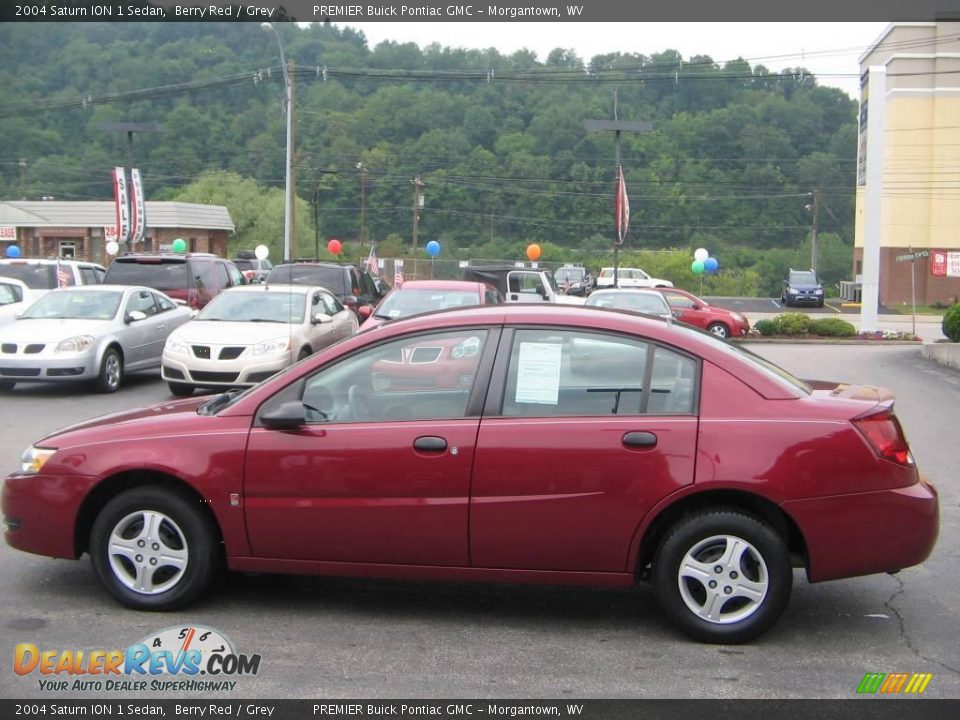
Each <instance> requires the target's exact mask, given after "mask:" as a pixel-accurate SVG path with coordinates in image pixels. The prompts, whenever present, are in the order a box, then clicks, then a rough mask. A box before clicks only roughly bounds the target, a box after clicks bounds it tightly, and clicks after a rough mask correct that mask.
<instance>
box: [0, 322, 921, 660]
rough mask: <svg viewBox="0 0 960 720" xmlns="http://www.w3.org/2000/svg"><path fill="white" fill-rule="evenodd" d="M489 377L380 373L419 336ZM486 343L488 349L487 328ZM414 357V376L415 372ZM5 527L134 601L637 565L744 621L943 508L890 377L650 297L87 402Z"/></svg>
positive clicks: (399, 332) (600, 573) (619, 573)
mask: <svg viewBox="0 0 960 720" xmlns="http://www.w3.org/2000/svg"><path fill="white" fill-rule="evenodd" d="M451 344H452V346H453V347H457V346H460V347H462V348H464V350H463V353H462V356H461V358H460V359H461V360H469V361H470V362H468V363H466V364H467V365H469V366H470V367H469V371H468V372H469V373H470V376H471V379H470V382H469V383H466V384H463V385H459V386H455V387H447V386H445V384H444V383H438V382H436V381H435V379H434V371H433V365H432V364H431V363H428V362H424V363H417V364H414V365H411V366H410V367H411V368H418V369H419V370H420V375H419V384H420V386H421V388H422V389H421V390H419V391H411V390H410V388H409V387H404V388H403V389H402V390H399V391H398V390H396V389H394V388H392V387H391V386H390V385H389V384H388V385H386V386H383V385H375V384H374V383H373V382H372V380H371V369H372V368H373V367H374V366H375V365H376V364H377V363H378V362H380V361H382V360H383V359H385V358H387V359H389V358H396V357H397V353H398V352H399V351H402V349H403V348H408V347H411V346H413V345H416V346H418V347H421V346H422V347H428V346H436V347H448V346H451ZM467 347H469V348H470V351H469V353H467V352H466V350H465V348H467ZM416 379H417V378H414V377H412V376H411V377H408V378H407V380H408V381H409V382H410V383H413V382H414V380H416ZM2 500H3V502H2V507H3V515H4V522H5V524H6V528H7V530H6V540H7V542H8V543H9V544H10V545H11V546H13V547H15V548H19V549H21V550H25V551H28V552H32V553H37V554H40V555H49V556H53V557H59V558H77V557H79V556H80V555H81V554H82V553H84V552H88V553H90V555H91V557H92V561H93V566H94V568H95V571H96V573H97V575H98V576H99V579H100V581H101V582H102V584H103V585H104V587H105V588H106V589H107V591H108V592H109V593H110V594H111V595H112V596H113V597H114V598H115V599H117V600H118V601H119V602H121V603H123V604H125V605H127V606H129V607H132V608H137V609H145V610H171V609H174V608H179V607H182V606H184V605H186V604H188V603H190V602H191V601H194V600H196V599H197V598H198V597H200V596H201V595H202V594H203V593H204V591H206V590H207V589H208V587H209V586H210V584H211V582H212V581H213V579H214V578H215V577H216V574H217V573H216V570H217V568H218V566H220V565H222V564H226V565H227V567H229V568H230V569H232V570H239V571H249V572H278V573H310V574H329V575H350V576H379V577H392V578H424V579H425V578H430V579H450V580H486V581H516V582H530V583H555V584H586V585H595V586H619V587H622V586H630V585H633V584H634V583H636V582H637V581H638V580H644V579H647V580H650V581H652V583H653V585H654V587H655V589H656V593H657V596H658V598H659V601H660V604H661V606H662V607H663V609H664V611H665V612H666V614H667V615H668V616H669V617H670V618H671V619H672V620H673V621H674V622H675V623H676V624H677V625H678V626H679V627H680V628H681V629H682V630H683V631H685V632H686V633H688V634H689V635H691V636H693V637H694V638H697V639H700V640H703V641H708V642H720V643H735V642H743V641H746V640H749V639H751V638H754V637H756V636H757V635H759V634H760V633H762V632H763V631H765V630H766V629H767V628H769V627H770V626H771V625H772V624H773V623H774V622H775V621H776V620H777V618H778V617H779V616H780V615H781V614H782V613H783V612H784V610H785V609H786V607H787V602H788V599H789V596H790V592H791V584H792V579H793V572H792V569H793V568H794V567H803V568H804V569H805V570H806V573H807V577H808V579H809V580H810V581H811V582H819V581H822V580H832V579H835V578H846V577H851V576H855V575H864V574H869V573H882V572H893V571H896V570H899V569H901V568H905V567H909V566H911V565H915V564H917V563H921V562H923V561H924V559H926V557H927V556H928V555H929V553H930V552H931V550H932V548H933V546H934V543H935V541H936V537H937V532H938V518H939V514H938V500H937V493H936V491H935V490H934V488H933V487H932V486H931V485H930V484H928V483H927V482H925V481H924V480H922V479H921V478H920V476H919V474H918V472H917V468H916V467H915V465H914V460H913V456H912V455H911V453H910V449H909V447H908V445H907V442H906V440H905V438H904V435H903V432H902V431H901V428H900V424H899V422H898V420H897V418H896V416H895V415H894V412H893V401H892V399H891V398H890V397H889V395H888V394H886V393H884V392H883V391H881V390H878V389H876V388H872V387H867V386H846V385H836V384H833V383H817V384H815V385H813V386H811V385H808V384H806V383H804V382H801V381H800V380H797V379H795V378H793V377H792V376H790V375H789V374H787V373H786V372H785V371H783V370H780V369H779V368H776V367H775V366H773V365H771V364H769V363H768V362H766V361H765V360H762V359H760V358H757V357H756V356H754V355H752V354H749V353H747V352H745V351H743V350H741V349H739V348H736V347H733V346H730V345H728V344H727V343H724V342H719V341H717V340H716V339H715V338H712V337H711V336H709V335H707V334H704V333H701V332H699V331H695V330H694V329H692V328H688V327H686V326H684V325H682V324H681V323H670V322H667V321H664V320H660V319H656V318H648V317H643V316H638V315H633V314H628V313H615V312H609V311H604V310H599V309H592V308H583V307H569V306H554V305H542V306H531V305H513V306H511V305H503V306H496V307H478V308H470V309H464V310H453V311H447V312H438V313H431V314H426V315H420V316H417V317H412V318H408V319H405V320H398V321H395V322H391V323H389V324H386V325H384V326H383V327H381V328H380V329H379V330H378V331H377V332H367V333H360V334H357V335H355V336H353V337H352V338H349V339H347V340H344V341H343V342H341V343H339V344H337V345H335V346H332V347H330V348H328V349H326V350H323V351H321V352H319V353H317V354H315V355H313V356H311V357H310V358H307V359H306V360H304V361H302V362H300V363H298V364H296V365H294V366H292V367H291V368H289V369H288V370H286V371H283V372H281V373H279V374H277V375H275V376H273V377H272V378H270V379H269V380H266V381H265V382H263V383H261V384H260V385H257V386H254V387H253V388H251V389H249V390H247V391H245V392H243V393H239V394H237V393H233V392H231V393H226V394H223V395H218V396H215V397H213V398H197V399H189V400H183V401H177V402H169V403H165V404H162V405H158V406H155V407H151V408H146V409H140V410H134V411H130V412H127V413H121V414H118V415H112V416H108V417H104V418H101V419H98V420H92V421H89V422H85V423H81V424H79V425H75V426H73V427H70V428H67V429H64V430H61V431H59V432H56V433H53V434H52V435H49V436H47V437H45V438H43V439H41V440H39V441H38V442H37V443H36V444H35V445H34V446H32V447H31V448H29V449H28V450H27V451H26V452H25V453H24V457H23V465H22V468H21V469H20V471H19V472H16V473H14V474H12V475H10V476H9V477H8V478H7V479H6V481H5V483H4V485H3V498H2Z"/></svg>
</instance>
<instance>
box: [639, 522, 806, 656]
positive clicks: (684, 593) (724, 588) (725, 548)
mask: <svg viewBox="0 0 960 720" xmlns="http://www.w3.org/2000/svg"><path fill="white" fill-rule="evenodd" d="M653 578H654V586H655V588H656V593H657V599H658V600H659V602H660V605H661V606H662V607H663V610H664V612H665V613H666V614H667V615H668V616H669V617H670V619H671V620H673V622H674V623H676V625H677V626H678V627H679V628H680V629H681V630H682V631H683V632H685V633H687V634H688V635H690V636H691V637H693V638H695V639H696V640H700V641H701V642H709V643H742V642H747V641H749V640H752V639H753V638H755V637H757V636H758V635H760V634H762V633H763V632H764V631H766V630H767V629H768V628H769V627H770V626H772V625H773V624H774V623H775V622H776V621H777V619H778V618H779V617H780V615H781V614H782V613H783V611H784V610H785V609H786V607H787V603H788V601H789V599H790V590H791V588H792V584H793V571H792V567H791V564H790V558H789V555H788V553H787V548H786V546H785V544H784V542H783V540H782V539H781V538H780V536H779V535H777V533H776V532H774V530H772V529H771V528H770V526H769V525H767V524H766V523H764V522H762V521H760V520H758V519H757V518H755V517H753V516H751V515H746V514H743V513H741V512H738V511H736V510H724V511H713V512H701V513H697V514H695V515H690V516H687V517H685V518H683V519H682V520H680V521H679V522H678V523H677V524H676V525H675V526H674V527H673V529H672V530H671V531H670V532H669V533H668V534H667V536H666V538H665V539H664V540H663V543H662V544H661V545H660V548H659V550H658V552H657V555H656V558H655V560H654V567H653Z"/></svg>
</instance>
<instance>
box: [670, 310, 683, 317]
mask: <svg viewBox="0 0 960 720" xmlns="http://www.w3.org/2000/svg"><path fill="white" fill-rule="evenodd" d="M672 314H673V316H674V317H675V318H678V317H680V316H681V315H683V310H674V311H673V313H672Z"/></svg>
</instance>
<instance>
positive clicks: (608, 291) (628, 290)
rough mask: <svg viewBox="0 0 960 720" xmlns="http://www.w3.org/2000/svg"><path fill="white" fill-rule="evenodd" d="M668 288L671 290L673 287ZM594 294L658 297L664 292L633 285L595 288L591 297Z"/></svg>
mask: <svg viewBox="0 0 960 720" xmlns="http://www.w3.org/2000/svg"><path fill="white" fill-rule="evenodd" d="M666 289H667V290H670V289H671V288H666ZM594 295H656V296H657V297H663V294H662V293H659V292H657V291H656V290H654V289H653V288H633V287H617V288H600V289H599V290H594V291H593V293H592V294H591V297H593V296H594Z"/></svg>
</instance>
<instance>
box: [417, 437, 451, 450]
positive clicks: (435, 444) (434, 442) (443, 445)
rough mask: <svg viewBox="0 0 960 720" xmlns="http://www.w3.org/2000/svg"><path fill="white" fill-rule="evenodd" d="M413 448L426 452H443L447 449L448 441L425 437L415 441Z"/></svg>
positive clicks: (440, 438)
mask: <svg viewBox="0 0 960 720" xmlns="http://www.w3.org/2000/svg"><path fill="white" fill-rule="evenodd" d="M413 447H414V449H416V450H424V451H426V452H442V451H444V450H446V449H447V441H446V440H444V439H443V438H442V437H435V436H433V435H424V436H422V437H418V438H417V439H416V440H414V441H413Z"/></svg>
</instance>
